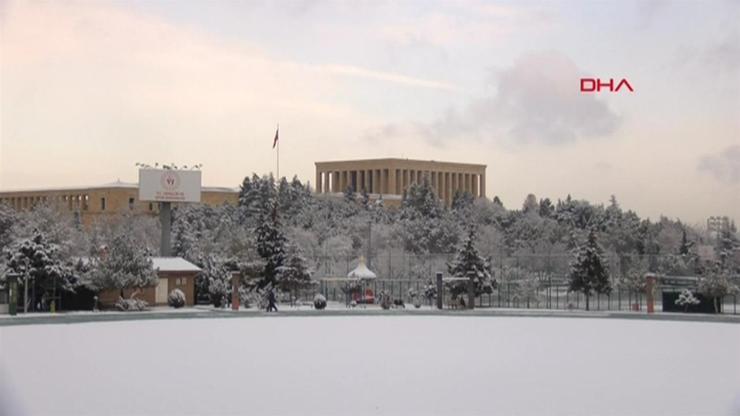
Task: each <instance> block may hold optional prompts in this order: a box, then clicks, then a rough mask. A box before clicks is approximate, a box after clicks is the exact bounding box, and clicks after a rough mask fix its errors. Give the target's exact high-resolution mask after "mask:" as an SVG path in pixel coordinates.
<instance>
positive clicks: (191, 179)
mask: <svg viewBox="0 0 740 416" xmlns="http://www.w3.org/2000/svg"><path fill="white" fill-rule="evenodd" d="M139 200H140V201H159V202H200V171H199V170H175V169H151V168H147V169H139Z"/></svg>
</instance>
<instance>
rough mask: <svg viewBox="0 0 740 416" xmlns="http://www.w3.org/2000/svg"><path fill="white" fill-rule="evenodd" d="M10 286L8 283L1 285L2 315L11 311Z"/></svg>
mask: <svg viewBox="0 0 740 416" xmlns="http://www.w3.org/2000/svg"><path fill="white" fill-rule="evenodd" d="M9 292H10V288H9V285H8V284H7V283H6V284H5V285H3V286H0V315H7V314H9V313H10V293H9Z"/></svg>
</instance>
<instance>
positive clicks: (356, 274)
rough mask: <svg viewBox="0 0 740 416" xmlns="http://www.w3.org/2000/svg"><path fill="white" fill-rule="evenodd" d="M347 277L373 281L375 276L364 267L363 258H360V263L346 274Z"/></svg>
mask: <svg viewBox="0 0 740 416" xmlns="http://www.w3.org/2000/svg"><path fill="white" fill-rule="evenodd" d="M347 277H349V278H354V279H375V278H376V277H377V276H376V275H375V273H373V272H372V271H371V270H370V269H368V268H367V266H366V265H365V257H362V256H361V257H360V261H359V263H358V264H357V267H355V269H354V270H352V271H351V272H349V273H347Z"/></svg>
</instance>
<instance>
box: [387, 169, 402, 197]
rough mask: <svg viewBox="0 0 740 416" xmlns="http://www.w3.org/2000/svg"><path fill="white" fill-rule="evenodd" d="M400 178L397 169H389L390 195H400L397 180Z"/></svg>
mask: <svg viewBox="0 0 740 416" xmlns="http://www.w3.org/2000/svg"><path fill="white" fill-rule="evenodd" d="M397 178H398V176H397V175H396V169H395V168H392V169H388V193H389V194H399V193H400V192H399V191H398V186H397V184H396V180H398V179H397Z"/></svg>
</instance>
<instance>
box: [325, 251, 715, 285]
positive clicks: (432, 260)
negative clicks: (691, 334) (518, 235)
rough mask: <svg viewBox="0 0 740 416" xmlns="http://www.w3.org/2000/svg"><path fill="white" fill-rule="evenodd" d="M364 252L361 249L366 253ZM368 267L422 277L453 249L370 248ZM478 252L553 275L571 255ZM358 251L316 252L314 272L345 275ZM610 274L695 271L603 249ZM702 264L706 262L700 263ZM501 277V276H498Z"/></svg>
mask: <svg viewBox="0 0 740 416" xmlns="http://www.w3.org/2000/svg"><path fill="white" fill-rule="evenodd" d="M367 254H368V253H361V255H365V256H366V255H367ZM369 254H370V256H369V258H368V259H367V261H366V262H367V265H368V267H369V268H370V269H371V270H373V271H374V272H375V273H376V274H377V275H378V277H379V278H381V279H388V280H396V279H398V280H404V279H407V280H413V279H426V278H428V276H433V275H434V273H435V272H437V271H443V272H444V271H446V270H447V264H448V263H449V262H450V261H452V260H453V259H454V257H455V254H454V253H441V254H423V255H419V254H412V253H407V252H405V251H403V250H400V249H387V250H374V251H372V252H371V253H369ZM481 255H484V256H487V257H490V262H491V266H492V269H493V271H494V273H495V274H496V275H505V274H507V273H512V271H515V272H529V273H547V274H552V275H556V276H565V275H567V274H568V271H569V268H570V262H571V261H572V260H573V256H572V254H570V253H562V252H558V253H519V254H513V255H506V254H504V253H502V252H501V251H500V250H496V249H490V250H481ZM359 256H360V254H358V253H355V254H349V255H343V256H328V255H325V256H319V257H317V258H315V259H314V270H315V271H316V273H315V275H316V276H317V277H319V278H321V277H337V276H338V277H341V276H346V275H347V273H349V272H350V271H351V270H352V269H353V268H354V267H355V266H356V265H357V262H358V257H359ZM605 257H606V260H607V262H608V264H609V272H610V276H611V278H612V279H613V280H614V281H616V280H618V279H621V278H623V277H625V276H626V275H627V274H628V273H630V272H631V271H634V270H641V271H644V272H656V273H661V274H667V275H679V276H680V275H682V276H690V275H694V274H695V272H696V268H697V266H698V265H697V264H695V261H696V260H695V259H694V260H690V259H687V258H684V257H682V256H678V255H672V254H662V255H617V254H616V253H605ZM704 265H706V264H704ZM499 280H501V279H499Z"/></svg>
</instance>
